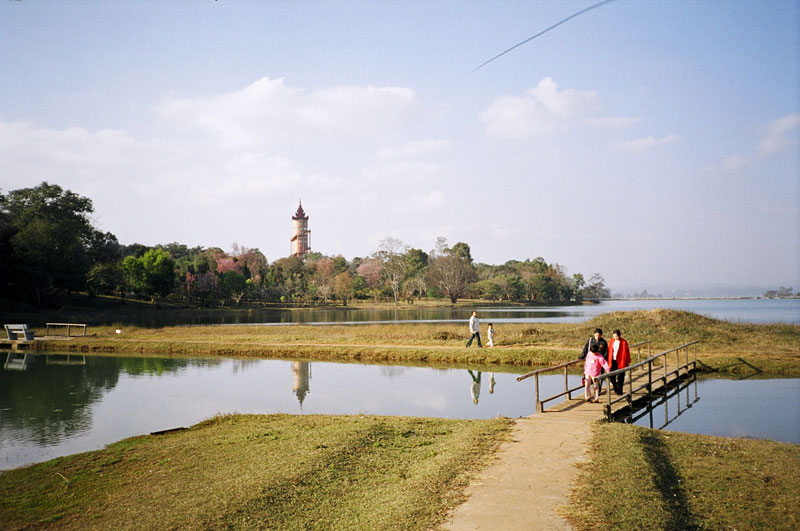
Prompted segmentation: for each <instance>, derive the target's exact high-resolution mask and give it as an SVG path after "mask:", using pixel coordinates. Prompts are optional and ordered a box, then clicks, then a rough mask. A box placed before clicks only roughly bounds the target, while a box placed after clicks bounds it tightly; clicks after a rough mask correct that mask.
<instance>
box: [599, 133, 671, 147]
mask: <svg viewBox="0 0 800 531" xmlns="http://www.w3.org/2000/svg"><path fill="white" fill-rule="evenodd" d="M677 139H678V136H677V135H674V134H671V135H667V136H665V137H662V138H654V137H652V136H648V137H645V138H639V139H636V140H630V141H627V142H617V143H616V144H614V147H616V148H617V149H621V150H624V151H644V150H645V149H650V148H652V147H655V146H659V145H661V144H668V143H670V142H674V141H675V140H677Z"/></svg>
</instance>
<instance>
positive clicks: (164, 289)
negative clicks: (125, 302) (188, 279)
mask: <svg viewBox="0 0 800 531" xmlns="http://www.w3.org/2000/svg"><path fill="white" fill-rule="evenodd" d="M122 275H123V278H124V279H125V282H126V283H127V285H128V286H129V287H130V288H131V289H132V290H133V291H134V292H135V293H137V294H138V295H144V296H149V297H151V298H152V299H155V296H156V295H160V296H162V297H166V296H167V295H169V294H170V293H171V292H172V288H173V287H174V286H175V262H174V260H172V258H171V257H170V255H169V253H168V252H167V251H165V250H164V249H160V248H155V249H149V250H148V251H146V252H145V253H144V254H143V255H142V256H140V257H139V258H137V257H135V256H126V257H125V259H124V260H123V261H122Z"/></svg>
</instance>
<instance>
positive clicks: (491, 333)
mask: <svg viewBox="0 0 800 531" xmlns="http://www.w3.org/2000/svg"><path fill="white" fill-rule="evenodd" d="M486 335H487V336H488V337H489V346H490V347H493V346H494V325H493V324H492V323H489V326H488V327H487V329H486Z"/></svg>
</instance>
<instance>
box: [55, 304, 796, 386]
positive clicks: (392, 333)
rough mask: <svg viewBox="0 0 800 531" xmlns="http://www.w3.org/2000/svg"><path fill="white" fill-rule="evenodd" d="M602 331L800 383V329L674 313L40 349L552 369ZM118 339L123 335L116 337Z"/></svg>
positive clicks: (720, 366)
mask: <svg viewBox="0 0 800 531" xmlns="http://www.w3.org/2000/svg"><path fill="white" fill-rule="evenodd" d="M595 327H600V328H603V329H604V330H606V331H607V332H606V335H607V336H610V332H611V330H612V329H614V328H619V329H621V330H622V331H623V335H624V336H625V337H626V338H627V339H628V341H629V342H630V343H631V344H634V343H636V342H640V341H645V340H651V341H652V344H651V349H652V353H657V352H660V351H661V350H666V349H669V348H673V347H676V346H679V345H681V344H683V343H686V342H689V341H700V342H701V343H700V344H699V345H698V347H697V355H698V359H699V360H700V361H701V362H702V366H704V367H705V368H707V369H709V370H719V371H723V372H732V373H737V372H745V373H751V372H764V373H768V374H775V375H790V376H797V375H800V325H788V324H746V323H731V322H727V321H719V320H715V319H711V318H708V317H703V316H700V315H696V314H693V313H689V312H684V311H674V310H650V311H633V312H615V313H608V314H603V315H600V316H598V317H596V318H594V319H592V320H591V321H588V322H585V323H577V324H573V323H536V324H517V323H515V324H498V325H497V340H496V342H495V344H496V347H495V348H493V349H489V348H483V349H477V348H475V347H474V346H473V348H471V349H469V350H468V349H466V348H464V343H465V341H466V338H467V334H466V333H465V331H466V324H464V325H457V324H376V325H358V326H346V325H341V326H308V325H288V326H178V327H164V328H138V327H132V326H126V325H124V324H119V325H114V326H106V327H89V329H88V334H89V337H87V338H74V339H71V340H69V341H46V342H44V344H43V345H40V346H41V347H42V348H44V349H45V350H47V351H51V352H58V351H62V352H63V351H79V352H87V353H92V352H95V353H136V354H148V353H150V354H160V355H164V354H166V355H184V356H253V357H265V358H267V357H269V358H294V359H296V358H308V359H318V360H361V361H382V362H403V363H437V364H484V365H497V364H501V365H517V366H544V365H549V364H554V363H559V362H562V361H567V360H570V359H575V358H576V357H577V355H578V353H579V352H580V348H581V347H582V345H583V343H584V342H585V341H586V339H587V338H588V337H589V336H590V335H591V332H592V331H593V330H594V328H595ZM116 329H121V330H122V334H120V335H117V334H116V333H115V330H116ZM633 354H634V359H636V353H635V351H634V353H633Z"/></svg>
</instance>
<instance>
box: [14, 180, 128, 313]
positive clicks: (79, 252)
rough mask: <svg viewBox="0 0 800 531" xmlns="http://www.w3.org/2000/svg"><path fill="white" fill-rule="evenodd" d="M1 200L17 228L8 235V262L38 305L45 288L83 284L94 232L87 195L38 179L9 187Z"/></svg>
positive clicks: (89, 200)
mask: <svg viewBox="0 0 800 531" xmlns="http://www.w3.org/2000/svg"><path fill="white" fill-rule="evenodd" d="M0 201H2V205H1V206H0V210H2V211H3V212H5V213H6V214H7V215H8V217H9V218H10V220H11V223H12V224H13V225H14V227H15V229H16V231H15V233H14V235H13V236H11V238H10V240H9V242H10V245H11V249H12V251H11V256H12V261H13V266H14V268H15V269H16V270H17V271H18V272H20V273H22V275H23V276H24V277H25V278H26V279H27V282H28V286H29V287H30V289H31V291H32V292H33V293H34V295H35V298H36V302H37V304H40V303H41V301H42V296H43V295H44V294H46V293H47V292H48V291H49V290H52V289H66V290H68V291H69V290H77V289H82V288H83V287H84V285H85V282H86V274H87V273H88V271H89V268H90V267H91V265H92V260H91V256H90V254H89V247H90V244H91V242H92V239H93V237H94V236H95V233H96V231H95V229H94V227H92V224H91V222H90V219H89V215H90V214H91V213H92V212H93V211H94V208H93V206H92V200H91V199H89V198H87V197H82V196H80V195H78V194H76V193H73V192H71V191H69V190H64V189H62V188H61V187H60V186H58V185H55V184H48V183H47V182H43V183H41V184H40V185H39V186H35V187H33V188H22V189H19V190H13V191H11V192H9V193H8V195H5V196H0ZM114 240H116V239H114Z"/></svg>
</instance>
